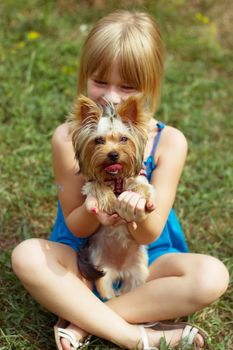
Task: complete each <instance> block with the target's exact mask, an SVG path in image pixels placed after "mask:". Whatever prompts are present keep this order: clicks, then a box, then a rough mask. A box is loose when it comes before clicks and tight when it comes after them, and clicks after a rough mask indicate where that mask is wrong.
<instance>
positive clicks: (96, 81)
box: [94, 79, 107, 85]
mask: <svg viewBox="0 0 233 350" xmlns="http://www.w3.org/2000/svg"><path fill="white" fill-rule="evenodd" d="M94 82H95V83H96V84H98V85H107V82H106V81H104V80H98V79H94Z"/></svg>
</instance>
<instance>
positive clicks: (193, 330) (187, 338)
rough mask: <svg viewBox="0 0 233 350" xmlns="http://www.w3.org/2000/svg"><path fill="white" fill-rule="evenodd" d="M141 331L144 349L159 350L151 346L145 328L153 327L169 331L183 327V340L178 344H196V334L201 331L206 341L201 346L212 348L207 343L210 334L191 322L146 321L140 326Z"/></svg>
mask: <svg viewBox="0 0 233 350" xmlns="http://www.w3.org/2000/svg"><path fill="white" fill-rule="evenodd" d="M139 328H140V332H141V339H142V343H143V350H151V349H152V350H153V349H154V350H159V349H158V348H156V347H150V346H149V342H148V337H147V334H146V331H145V328H151V329H154V330H157V331H169V330H175V329H183V332H182V336H181V340H180V342H179V344H177V345H182V344H183V345H194V346H195V342H194V341H195V336H196V335H197V334H198V333H199V334H200V335H201V336H202V338H203V341H204V347H203V348H201V349H202V350H204V349H210V347H209V346H208V344H207V338H208V334H207V333H206V332H205V331H204V330H203V329H201V328H199V327H195V326H193V325H191V324H189V323H186V322H180V323H174V324H172V323H162V322H154V323H146V324H143V325H140V326H139ZM195 348H196V347H195Z"/></svg>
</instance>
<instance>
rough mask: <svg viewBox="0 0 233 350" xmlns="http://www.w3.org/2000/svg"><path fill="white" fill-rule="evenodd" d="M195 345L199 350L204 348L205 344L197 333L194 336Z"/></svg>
mask: <svg viewBox="0 0 233 350" xmlns="http://www.w3.org/2000/svg"><path fill="white" fill-rule="evenodd" d="M195 343H196V345H197V346H198V348H200V349H202V348H204V345H205V342H204V339H203V337H202V335H201V334H199V333H198V334H197V335H196V336H195Z"/></svg>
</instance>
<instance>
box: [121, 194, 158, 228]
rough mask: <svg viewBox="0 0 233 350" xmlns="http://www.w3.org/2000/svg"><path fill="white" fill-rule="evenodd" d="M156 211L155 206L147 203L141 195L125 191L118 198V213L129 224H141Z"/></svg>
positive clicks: (150, 202) (149, 202)
mask: <svg viewBox="0 0 233 350" xmlns="http://www.w3.org/2000/svg"><path fill="white" fill-rule="evenodd" d="M154 209H155V204H154V203H153V202H152V201H151V200H150V201H146V199H145V198H143V197H142V196H141V195H140V194H139V193H136V192H133V191H125V192H122V193H121V194H120V196H119V197H118V206H117V208H116V211H117V213H118V214H119V215H120V216H121V217H122V218H123V219H125V220H126V221H127V222H133V221H134V222H140V221H143V220H145V219H146V217H147V216H148V214H149V213H151V212H152V211H153V210H154Z"/></svg>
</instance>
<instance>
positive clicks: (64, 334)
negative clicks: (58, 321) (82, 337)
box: [57, 328, 83, 350]
mask: <svg viewBox="0 0 233 350" xmlns="http://www.w3.org/2000/svg"><path fill="white" fill-rule="evenodd" d="M57 331H58V336H59V337H60V338H65V339H67V340H68V341H69V342H70V344H71V345H72V347H73V348H74V349H75V350H76V349H77V348H79V347H81V346H82V345H83V344H82V342H80V341H79V340H77V339H76V337H75V335H74V333H73V332H72V331H70V330H69V329H65V328H58V329H57Z"/></svg>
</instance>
